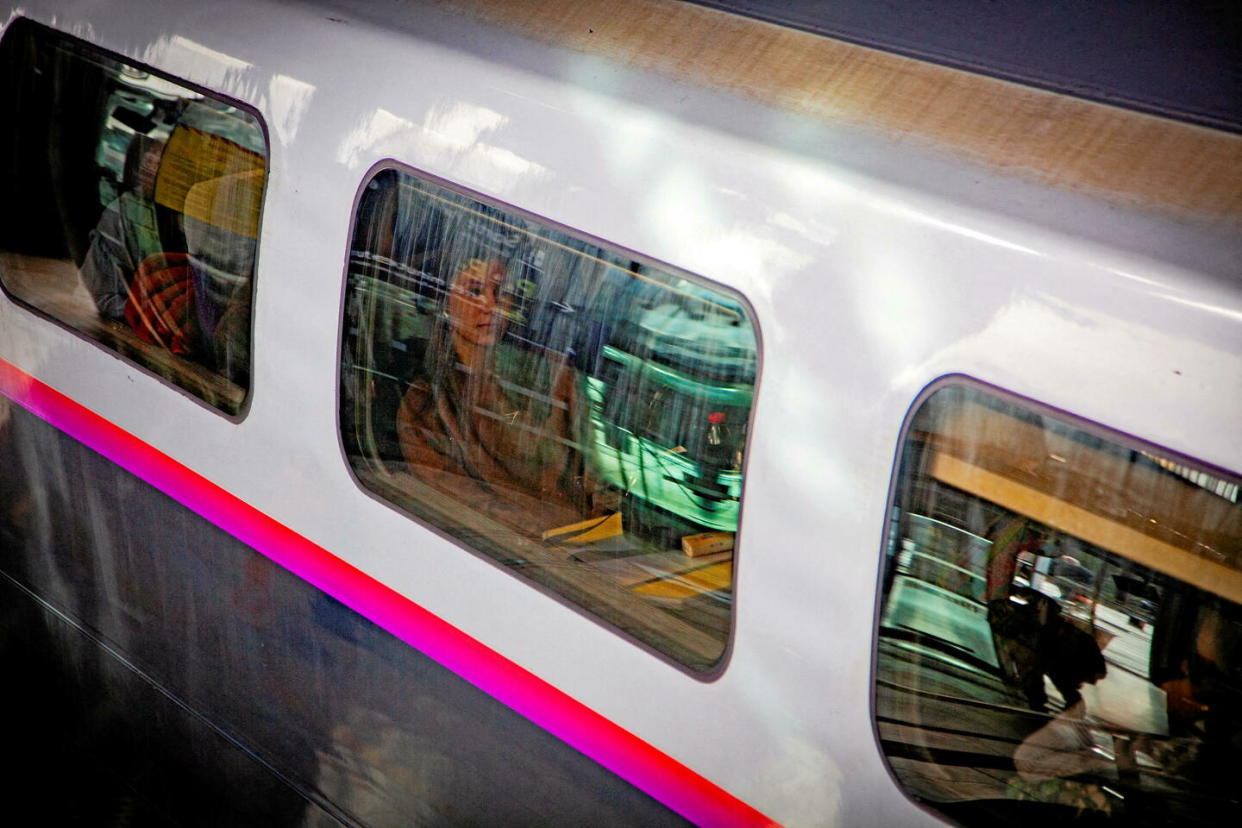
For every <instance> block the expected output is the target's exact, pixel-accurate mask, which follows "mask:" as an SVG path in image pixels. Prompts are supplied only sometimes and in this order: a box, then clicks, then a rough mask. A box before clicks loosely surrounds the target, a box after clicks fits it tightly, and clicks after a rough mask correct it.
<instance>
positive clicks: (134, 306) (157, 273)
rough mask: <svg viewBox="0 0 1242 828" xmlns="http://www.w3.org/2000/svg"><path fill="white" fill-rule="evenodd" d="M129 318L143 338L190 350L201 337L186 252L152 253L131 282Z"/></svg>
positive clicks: (176, 350) (174, 350)
mask: <svg viewBox="0 0 1242 828" xmlns="http://www.w3.org/2000/svg"><path fill="white" fill-rule="evenodd" d="M125 321H126V322H127V323H129V326H130V327H131V328H132V329H133V330H134V333H135V334H137V335H138V338H139V339H141V340H142V341H143V342H150V343H151V344H152V345H159V346H161V347H163V348H166V349H167V350H169V351H171V352H172V353H174V354H183V355H184V354H189V353H190V352H191V351H192V350H193V347H194V343H195V342H196V341H197V338H198V337H197V329H196V323H195V316H194V283H193V278H192V271H191V268H190V257H189V256H188V255H187V254H185V253H152V254H151V255H150V256H147V257H146V258H145V259H143V260H142V264H140V265H138V270H137V272H135V273H134V278H133V280H132V281H131V282H130V284H129V299H128V300H127V301H126V302H125Z"/></svg>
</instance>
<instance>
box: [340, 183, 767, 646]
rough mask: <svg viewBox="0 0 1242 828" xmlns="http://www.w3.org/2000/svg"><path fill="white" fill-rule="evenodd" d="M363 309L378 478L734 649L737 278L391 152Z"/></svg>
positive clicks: (607, 604)
mask: <svg viewBox="0 0 1242 828" xmlns="http://www.w3.org/2000/svg"><path fill="white" fill-rule="evenodd" d="M345 316H346V318H345V339H344V353H343V354H342V361H343V363H342V365H343V368H342V374H341V382H342V387H341V406H342V407H341V426H342V429H343V432H344V438H345V446H346V450H347V452H348V454H349V457H350V462H351V463H352V464H353V468H354V470H355V472H356V473H357V475H358V477H359V479H360V480H361V481H362V483H363V485H364V486H366V487H367V488H369V489H371V490H373V491H375V492H377V493H378V494H380V495H382V496H383V497H384V498H386V499H388V500H391V501H392V502H394V503H396V504H398V505H400V506H402V507H403V508H405V509H407V510H409V511H410V512H412V513H413V514H416V515H418V516H419V517H421V518H423V519H425V520H427V521H430V522H431V523H433V524H435V525H436V526H438V527H440V528H441V529H443V530H444V531H446V532H447V533H449V534H451V535H453V536H454V537H456V538H458V539H459V540H461V541H462V542H463V543H466V544H468V545H469V546H471V547H473V548H475V549H478V550H480V551H482V552H484V553H486V554H487V555H490V556H492V557H493V558H495V559H496V560H497V561H499V562H500V563H502V564H504V565H505V566H508V567H511V568H512V569H513V570H514V571H515V572H517V573H519V574H521V575H522V576H523V577H526V578H529V579H531V580H534V581H537V582H539V583H540V584H542V585H544V586H545V587H547V588H550V589H552V590H554V591H555V592H557V593H559V594H560V595H562V596H564V597H565V598H567V599H569V600H570V601H573V602H574V603H576V604H579V605H581V606H582V607H584V608H586V609H587V610H589V611H590V612H592V613H595V614H597V615H599V616H600V617H602V618H604V619H606V620H607V621H609V622H611V623H612V624H615V625H617V626H618V627H621V628H622V629H624V630H625V631H626V632H628V633H630V634H631V635H633V636H635V637H636V638H638V639H640V640H642V641H644V642H647V643H648V644H650V645H652V646H654V647H656V648H658V649H660V650H661V651H663V652H665V653H667V654H668V655H670V656H672V657H673V658H676V659H677V660H679V661H681V662H682V663H684V664H686V665H688V666H690V667H693V668H695V669H706V668H707V667H709V666H711V665H712V664H714V663H715V662H716V661H718V660H719V658H720V656H721V654H722V653H723V651H724V646H725V641H726V639H727V637H728V632H729V620H730V614H731V608H732V603H733V595H732V583H733V543H734V534H735V533H736V531H737V524H738V511H739V507H740V503H741V494H742V467H743V458H744V452H745V447H746V433H747V426H748V423H749V419H750V407H751V398H752V396H753V391H754V382H755V368H756V343H755V335H754V331H753V328H752V327H751V323H750V321H749V319H748V318H747V315H746V313H745V311H744V310H743V307H742V304H741V303H740V302H739V301H738V300H737V299H736V298H735V297H733V296H731V295H729V294H726V293H725V292H724V291H723V290H721V289H719V288H709V287H706V286H704V285H702V284H700V283H699V282H697V281H692V280H689V279H685V278H681V277H678V276H674V275H671V274H668V273H665V272H663V271H660V270H658V269H655V268H651V267H648V266H646V265H643V264H641V263H639V262H635V261H632V260H630V259H629V258H627V257H625V256H622V255H619V254H616V253H613V252H611V251H608V250H604V249H601V248H600V247H598V246H596V245H593V244H589V243H587V242H584V241H580V240H578V239H574V238H571V237H569V236H567V235H565V234H563V233H560V232H557V231H555V230H552V229H549V228H546V227H542V226H540V225H539V224H537V223H535V222H533V221H528V220H525V219H522V218H519V217H516V216H512V215H509V214H507V213H505V212H504V211H502V210H500V209H497V208H495V207H492V206H489V205H486V204H483V203H480V202H478V201H475V200H473V199H471V198H468V197H465V196H462V195H458V194H455V193H452V192H449V191H448V190H445V189H443V188H440V187H437V186H434V185H431V184H428V183H426V182H423V181H421V180H419V179H417V178H414V177H412V176H410V175H407V174H404V173H401V172H399V171H396V170H385V171H383V172H381V173H379V174H378V175H377V176H376V177H375V178H374V179H373V180H372V181H371V182H370V184H369V185H368V187H367V189H366V191H365V193H364V197H363V199H362V202H361V205H360V207H359V212H358V216H357V223H356V225H355V228H354V243H353V249H352V251H351V256H350V267H349V281H348V294H347V298H346V305H345Z"/></svg>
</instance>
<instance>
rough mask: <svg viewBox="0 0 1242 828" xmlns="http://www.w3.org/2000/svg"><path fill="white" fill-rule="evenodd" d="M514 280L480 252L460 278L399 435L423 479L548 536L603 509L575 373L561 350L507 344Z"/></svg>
mask: <svg viewBox="0 0 1242 828" xmlns="http://www.w3.org/2000/svg"><path fill="white" fill-rule="evenodd" d="M505 277H506V271H505V265H504V263H502V262H500V261H497V260H490V261H485V260H481V259H471V260H470V261H469V262H468V263H467V264H466V265H465V266H464V267H462V268H461V269H460V270H459V271H458V272H457V273H456V275H454V276H453V278H452V279H451V280H450V284H449V290H448V298H447V300H446V302H445V309H444V315H443V316H442V317H441V319H440V320H439V321H438V322H437V324H436V327H435V330H434V332H433V334H432V336H431V338H430V341H429V342H428V345H427V351H426V354H425V355H424V365H425V374H424V376H423V377H422V378H420V379H418V380H416V381H415V382H414V383H412V384H411V385H410V387H409V389H408V390H407V391H406V393H405V395H404V398H403V399H402V401H401V406H400V409H399V411H398V414H397V433H398V438H399V441H400V445H401V452H402V454H403V455H404V457H405V460H406V462H407V463H408V464H409V470H410V471H411V472H412V473H413V474H414V475H415V476H416V477H418V478H420V479H422V480H423V481H424V482H426V483H428V484H429V485H431V486H433V487H434V488H436V489H438V490H440V491H441V492H444V493H445V494H448V495H450V496H451V497H454V498H457V499H459V500H460V501H461V502H463V503H468V504H470V505H471V506H472V507H474V508H475V509H477V510H478V511H480V512H482V513H483V514H486V515H487V516H488V517H491V518H493V519H495V520H497V521H499V522H500V523H503V524H504V525H506V526H507V527H508V528H511V529H515V530H517V531H519V532H521V533H523V534H526V535H528V536H531V537H539V536H540V534H541V533H542V532H544V531H546V530H550V529H553V528H555V527H559V526H563V525H567V524H570V523H573V522H576V521H580V520H583V519H584V518H587V517H590V516H592V515H593V514H602V512H601V511H599V510H597V509H596V508H595V505H594V502H593V501H594V499H595V487H594V484H593V482H592V480H591V477H590V476H589V475H588V473H587V470H586V467H585V462H584V459H583V454H582V452H581V450H580V447H579V446H580V444H579V442H578V436H577V435H578V432H579V429H580V422H581V420H580V418H581V416H582V414H581V412H580V410H579V409H580V405H579V395H578V393H577V391H576V387H575V386H576V377H575V371H574V369H573V368H572V367H571V366H570V365H568V364H567V363H566V361H565V360H564V359H563V358H561V357H559V356H553V355H546V356H545V355H543V354H539V353H522V352H518V351H517V349H516V348H512V347H510V346H506V345H505V344H503V339H504V336H505V331H506V329H507V326H508V319H507V315H506V314H507V312H508V310H509V308H508V303H507V299H506V298H505V296H504V292H503V288H504V282H505ZM505 373H507V374H508V376H502V374H505Z"/></svg>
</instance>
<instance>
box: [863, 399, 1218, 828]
mask: <svg viewBox="0 0 1242 828" xmlns="http://www.w3.org/2000/svg"><path fill="white" fill-rule="evenodd" d="M893 526H894V530H893V534H892V536H891V539H890V543H889V547H888V553H887V564H886V570H885V572H886V574H885V580H884V604H883V610H882V614H881V621H880V633H879V643H878V647H879V654H878V662H877V664H878V667H877V676H876V717H877V720H878V721H877V724H878V727H879V734H880V740H881V744H882V747H883V749H884V751H885V753H886V754H887V756H888V760H889V762H890V764H891V766H892V768H893V770H894V772H895V773H896V775H897V778H898V779H899V780H900V781H901V783H902V784H903V785H904V786H905V788H906V789H907V790H908V791H909V792H910V793H911V794H913V795H914V796H915V797H916V798H917V799H920V800H922V801H924V802H926V803H928V804H929V805H931V806H932V807H934V808H936V809H937V810H940V811H941V812H943V813H945V814H947V815H948V816H950V817H952V818H954V819H955V820H957V821H960V822H962V823H963V824H966V825H989V826H990V825H996V824H1023V825H1026V824H1031V825H1034V824H1041V825H1046V824H1055V823H1054V821H1071V822H1075V823H1081V824H1104V823H1108V824H1114V823H1116V824H1122V823H1123V822H1124V824H1128V825H1205V826H1206V825H1238V824H1242V807H1240V804H1239V803H1240V801H1242V799H1240V798H1242V794H1240V792H1239V787H1238V784H1237V780H1236V777H1237V769H1238V768H1239V767H1242V606H1239V603H1240V602H1242V508H1240V507H1239V504H1238V485H1237V481H1236V480H1235V479H1229V478H1226V477H1224V476H1222V475H1219V474H1216V473H1207V472H1203V471H1199V470H1196V469H1192V468H1190V467H1188V466H1185V465H1183V464H1181V463H1180V462H1178V461H1175V460H1173V459H1171V458H1167V457H1163V456H1161V454H1160V452H1158V451H1156V450H1154V449H1153V450H1151V451H1139V450H1136V449H1134V448H1132V447H1130V446H1128V445H1127V446H1123V445H1120V444H1118V443H1115V442H1112V441H1110V440H1108V439H1104V438H1101V437H1100V436H1098V435H1096V434H1095V433H1093V432H1087V431H1084V430H1081V429H1079V428H1076V427H1075V426H1074V425H1073V424H1071V423H1070V422H1068V421H1067V420H1065V419H1062V418H1059V417H1054V416H1051V415H1048V414H1044V413H1039V412H1036V411H1033V410H1031V409H1029V408H1027V407H1024V406H1021V405H1017V404H1013V403H1010V402H1007V401H1004V400H1002V399H999V398H997V397H995V396H993V395H991V394H988V393H984V392H982V391H978V390H975V389H972V388H965V387H948V388H944V389H942V390H940V391H938V392H936V393H935V394H934V395H933V396H932V397H931V398H930V399H929V400H928V401H927V402H926V403H925V404H924V405H923V406H922V408H920V409H919V411H918V413H917V414H916V416H915V418H914V421H913V423H912V425H911V428H910V431H909V432H908V436H907V439H906V443H905V446H904V450H903V453H902V458H901V472H900V477H899V483H898V490H897V502H896V509H895V512H894V515H893ZM1222 820H1223V821H1222Z"/></svg>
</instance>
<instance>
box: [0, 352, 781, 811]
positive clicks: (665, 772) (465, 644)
mask: <svg viewBox="0 0 1242 828" xmlns="http://www.w3.org/2000/svg"><path fill="white" fill-rule="evenodd" d="M0 393H3V394H4V395H6V396H8V397H10V398H11V399H13V400H14V401H15V402H17V403H18V404H19V405H21V406H22V407H24V408H26V409H27V410H28V411H30V412H31V413H33V414H35V415H36V416H38V417H41V418H42V419H44V420H46V421H47V422H48V423H50V424H52V425H53V426H55V427H56V428H58V429H60V430H61V431H63V432H65V433H66V434H68V435H69V436H71V437H73V438H74V439H76V440H78V441H79V442H81V443H83V444H84V445H86V446H88V447H89V448H91V449H93V450H95V451H96V452H98V453H99V454H101V455H103V456H104V457H106V458H108V459H109V460H111V461H112V462H114V463H116V464H117V465H119V466H121V467H122V468H124V469H126V470H127V471H130V472H132V473H133V474H135V475H137V476H138V477H140V478H142V479H143V480H145V481H146V482H147V483H150V484H151V485H152V486H154V487H156V488H157V489H159V490H160V491H162V492H164V493H165V494H167V495H168V496H170V497H172V498H173V499H174V500H176V501H177V502H179V503H181V504H182V505H184V506H186V507H187V508H189V509H191V510H193V511H194V512H196V513H198V514H199V515H201V516H202V517H204V518H206V519H207V520H209V521H211V522H212V523H214V524H216V525H217V526H219V527H220V528H222V529H224V530H225V531H226V532H228V533H229V534H231V535H233V536H234V537H236V538H237V539H238V540H240V541H242V542H243V543H245V544H247V545H248V546H251V547H253V548H255V549H257V550H258V551H259V552H261V553H263V554H264V555H266V556H267V557H268V558H271V559H272V560H273V561H275V562H276V563H278V564H280V565H281V566H283V567H285V568H286V569H288V570H289V571H291V572H293V573H294V574H296V575H298V576H299V577H301V578H303V579H305V580H306V581H308V582H309V583H311V584H313V585H314V586H315V587H317V588H319V589H321V590H323V591H324V592H326V593H328V594H329V595H331V596H332V597H334V598H336V599H337V600H339V601H341V602H342V603H344V604H346V605H348V606H350V607H352V608H353V609H354V610H356V611H357V612H359V613H360V614H362V615H364V616H366V617H367V618H369V619H370V620H372V621H374V622H375V623H376V624H378V625H379V626H381V627H383V628H384V629H386V630H388V631H389V632H391V633H392V634H393V635H396V636H397V637H399V638H400V639H402V640H403V641H405V642H406V643H408V644H410V645H411V646H412V647H415V648H416V649H418V650H420V651H421V652H423V653H425V654H426V655H427V656H429V657H430V658H432V659H434V660H435V661H437V662H439V663H440V664H442V665H443V666H445V667H447V668H448V669H449V670H452V671H453V672H454V673H456V674H457V675H459V676H461V677H462V678H464V679H465V680H466V681H469V682H470V683H471V684H473V685H474V686H476V687H478V688H479V689H480V690H482V691H483V692H485V693H487V694H489V695H490V696H492V697H493V698H495V699H496V700H497V701H500V702H502V703H503V704H505V705H507V706H508V707H510V708H512V709H513V710H515V711H517V712H518V713H520V714H522V715H523V716H525V717H526V718H528V719H530V720H531V721H532V722H534V723H535V724H537V725H539V726H540V727H542V728H544V729H545V730H547V731H548V732H550V733H552V734H553V735H555V736H556V737H557V738H559V739H561V740H563V741H564V742H566V743H567V744H569V745H572V746H573V747H574V748H576V749H577V750H579V751H581V752H582V753H584V754H586V755H587V756H589V757H591V758H592V759H593V760H595V761H596V762H599V763H600V764H601V765H603V766H604V767H606V768H608V769H609V770H611V771H612V772H614V773H616V774H617V775H618V776H620V777H621V778H623V779H625V780H627V781H628V782H630V783H631V784H633V785H635V786H636V787H638V788H640V789H641V790H643V791H645V792H646V793H647V794H649V795H650V796H652V797H653V798H655V799H657V800H659V801H660V802H663V803H664V804H665V805H667V806H668V807H670V808H672V809H673V810H674V811H676V812H678V813H679V814H681V815H682V816H684V817H686V818H687V819H689V820H690V821H692V822H695V823H698V824H700V825H713V826H715V825H739V826H742V825H747V826H749V825H774V824H775V823H774V822H773V821H772V820H770V819H768V818H767V817H766V816H764V815H763V814H761V813H760V812H759V811H757V810H755V809H754V808H752V807H750V806H749V805H747V804H746V803H745V802H742V801H741V800H740V799H738V798H736V797H734V796H733V795H732V794H730V793H728V792H727V791H725V790H723V789H722V788H720V787H719V786H717V785H715V784H713V783H712V782H710V781H708V780H707V779H705V778H704V777H702V776H700V775H699V774H697V773H695V772H694V771H692V770H690V769H689V768H687V767H686V766H685V765H682V764H681V763H680V762H678V761H676V760H675V759H673V758H671V757H669V756H667V755H666V754H664V753H661V752H660V751H659V750H657V749H656V748H654V747H652V746H651V745H649V744H647V743H646V742H644V741H642V740H641V739H639V738H638V737H637V736H635V735H634V734H632V733H630V732H629V731H627V730H625V729H624V728H622V727H620V726H619V725H617V724H614V723H613V722H611V721H609V720H608V719H606V718H604V717H603V716H601V715H599V714H598V713H596V712H595V711H593V710H591V709H590V708H588V707H587V706H586V705H584V704H582V703H580V702H578V701H576V700H575V699H573V698H572V697H570V696H568V695H566V694H565V693H563V692H561V691H560V690H558V689H556V688H555V687H553V686H552V685H551V684H549V683H547V682H546V681H543V680H542V679H540V678H539V677H538V676H536V675H534V674H533V673H531V672H529V671H528V670H526V669H524V668H522V667H521V666H519V665H518V664H516V663H514V662H512V661H510V660H509V659H507V658H505V657H504V656H502V655H500V654H499V653H497V652H496V651H494V650H492V649H490V648H488V647H487V646H486V645H484V644H482V643H481V642H479V641H477V640H475V639H473V638H471V637H470V636H468V635H466V634H465V633H463V632H462V631H461V630H459V629H457V628H456V627H454V626H452V625H451V624H449V623H448V622H446V621H444V620H442V619H440V618H439V617H437V616H435V615H433V614H432V613H430V612H428V611H427V610H425V609H423V608H422V607H421V606H419V605H418V604H416V603H414V602H413V601H410V600H409V599H408V598H405V597H404V596H402V595H400V594H399V593H397V592H396V591H394V590H392V589H390V588H389V587H387V586H385V585H384V584H382V583H381V582H379V581H377V580H376V579H374V578H372V577H371V576H369V575H367V574H366V573H364V572H362V571H360V570H358V569H356V568H355V567H353V566H351V565H350V564H348V563H346V562H345V561H342V560H341V559H340V558H338V557H336V556H335V555H333V554H332V553H330V552H328V551H327V550H326V549H324V548H322V547H320V546H317V545H315V544H314V543H311V542H310V541H309V540H307V539H306V538H304V537H302V536H301V535H299V534H297V533H296V532H294V531H293V530H291V529H289V528H288V527H287V526H284V525H283V524H281V523H278V522H277V521H275V520H273V519H272V518H270V517H268V516H267V515H265V514H263V513H262V512H260V511H259V510H257V509H255V508H254V507H252V506H250V505H248V504H246V503H244V502H243V501H241V500H240V499H238V498H237V497H234V496H233V495H231V494H229V493H228V492H226V491H225V490H224V489H222V488H220V487H219V486H217V485H216V484H214V483H212V482H211V481H210V480H208V479H207V478H205V477H203V476H202V475H200V474H198V473H197V472H194V471H192V470H190V469H189V468H187V467H186V466H183V465H181V464H180V463H178V462H177V461H175V460H173V459H172V458H171V457H169V456H167V455H165V454H163V453H162V452H160V451H158V450H156V449H155V448H153V447H152V446H149V445H147V444H146V443H144V442H142V441H141V440H139V439H138V438H137V437H135V436H134V435H132V434H130V433H129V432H127V431H125V430H124V429H121V428H120V427H118V426H116V425H113V424H112V423H111V422H109V421H108V420H105V419H104V418H102V417H100V416H99V415H97V414H95V413H94V412H92V411H90V410H88V409H86V408H84V407H83V406H81V405H79V404H78V403H76V402H74V401H73V400H71V399H69V398H68V397H66V396H65V395H64V394H61V393H60V392H58V391H56V390H54V389H52V388H51V387H49V386H47V385H45V384H43V383H42V382H40V381H39V380H37V379H35V378H34V377H32V376H30V375H29V374H26V373H25V372H23V371H21V370H20V369H18V368H17V367H16V366H14V365H12V364H10V363H8V362H6V361H4V360H3V359H0Z"/></svg>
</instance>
